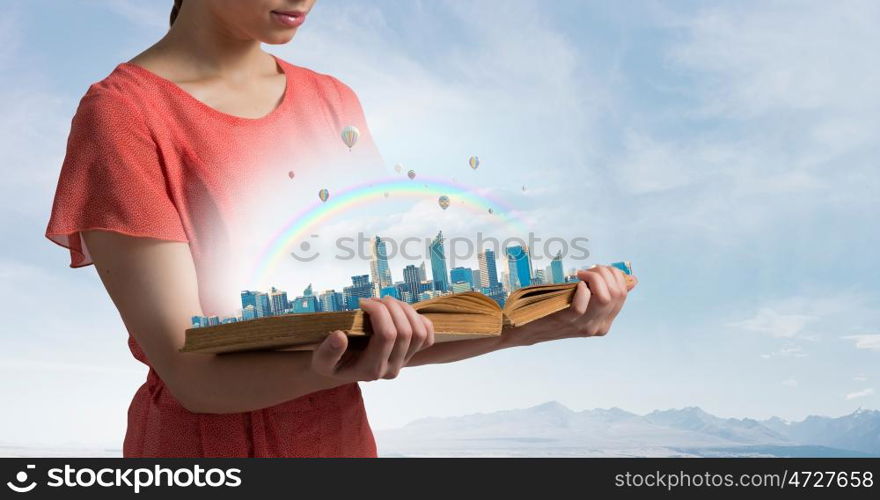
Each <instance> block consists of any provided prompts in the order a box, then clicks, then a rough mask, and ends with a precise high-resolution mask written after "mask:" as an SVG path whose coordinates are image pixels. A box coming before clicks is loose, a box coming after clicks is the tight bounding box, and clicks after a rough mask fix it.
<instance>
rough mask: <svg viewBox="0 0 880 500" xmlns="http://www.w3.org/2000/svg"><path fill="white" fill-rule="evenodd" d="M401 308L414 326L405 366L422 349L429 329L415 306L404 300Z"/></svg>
mask: <svg viewBox="0 0 880 500" xmlns="http://www.w3.org/2000/svg"><path fill="white" fill-rule="evenodd" d="M400 308H401V310H403V313H404V314H405V315H406V318H407V320H408V321H409V325H410V327H411V328H412V337H410V339H409V349H408V350H407V351H406V356H404V358H403V366H406V364H407V363H409V360H410V359H412V357H413V355H415V353H417V352H419V351H421V350H422V348H423V347H424V346H425V339H426V338H427V337H428V329H427V327H426V326H425V323H424V321H422V317H421V316H419V313H417V312H416V310H415V309H413V306H411V305H409V304H407V303H405V302H402V303H401V304H400Z"/></svg>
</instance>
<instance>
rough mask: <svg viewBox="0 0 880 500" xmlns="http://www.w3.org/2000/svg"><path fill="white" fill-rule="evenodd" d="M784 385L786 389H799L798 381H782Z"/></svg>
mask: <svg viewBox="0 0 880 500" xmlns="http://www.w3.org/2000/svg"><path fill="white" fill-rule="evenodd" d="M782 385H784V386H786V387H797V386H798V381H797V380H795V379H793V378H787V379H785V380H783V381H782Z"/></svg>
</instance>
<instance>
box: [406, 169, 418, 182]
mask: <svg viewBox="0 0 880 500" xmlns="http://www.w3.org/2000/svg"><path fill="white" fill-rule="evenodd" d="M406 176H407V177H409V180H413V179H415V178H416V171H415V170H410V171H409V172H407V173H406Z"/></svg>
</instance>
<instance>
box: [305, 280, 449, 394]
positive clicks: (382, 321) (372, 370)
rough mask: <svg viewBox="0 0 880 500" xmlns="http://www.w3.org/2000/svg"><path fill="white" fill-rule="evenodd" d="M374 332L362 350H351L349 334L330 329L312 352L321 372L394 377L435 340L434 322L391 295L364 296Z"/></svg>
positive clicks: (357, 378)
mask: <svg viewBox="0 0 880 500" xmlns="http://www.w3.org/2000/svg"><path fill="white" fill-rule="evenodd" d="M360 306H361V309H363V311H364V312H365V313H367V314H368V316H369V320H370V325H371V326H372V330H373V333H372V335H370V336H369V341H368V343H367V347H366V348H365V349H363V350H350V351H348V350H347V348H348V337H347V336H346V335H345V334H344V333H343V332H341V331H338V330H337V331H335V332H333V333H331V334H330V335H329V336H328V337H327V338H326V339H324V342H322V343H321V345H320V346H319V347H318V348H317V349H315V351H314V352H313V354H312V369H313V370H314V371H315V372H317V373H318V374H320V375H323V376H325V377H331V378H335V379H341V380H346V381H351V382H356V381H362V380H363V381H366V380H378V379H393V378H395V377H397V374H398V373H400V369H401V368H403V367H404V366H406V365H407V363H409V361H410V359H411V358H412V357H413V355H414V354H415V353H417V352H418V351H420V350H422V349H425V348H428V347H430V346H431V345H433V344H434V325H433V324H432V323H431V320H429V319H428V318H426V317H425V316H422V315H420V314H419V313H417V312H416V310H415V309H413V307H412V306H411V305H409V304H407V303H406V302H402V301H400V300H397V299H395V298H393V297H391V296H385V297H383V298H382V299H374V298H370V299H362V300H361V303H360Z"/></svg>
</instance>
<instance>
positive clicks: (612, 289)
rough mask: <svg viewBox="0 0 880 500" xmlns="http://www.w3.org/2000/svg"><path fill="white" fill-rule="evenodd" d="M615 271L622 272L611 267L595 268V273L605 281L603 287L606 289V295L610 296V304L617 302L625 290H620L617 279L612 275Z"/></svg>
mask: <svg viewBox="0 0 880 500" xmlns="http://www.w3.org/2000/svg"><path fill="white" fill-rule="evenodd" d="M615 271H617V272H618V273H620V272H622V271H621V270H620V269H617V268H615V267H612V266H598V267H597V268H596V272H598V273H599V274H601V275H602V279H604V280H605V286H607V287H608V294H609V295H611V301H612V302H616V301H617V300H619V299H620V297H621V296H622V295H623V294H624V290H625V288H622V287H621V286H620V283H618V281H617V277H616V276H615V275H614V272H615Z"/></svg>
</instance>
